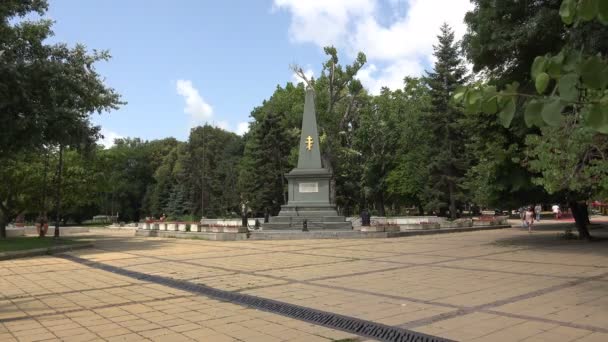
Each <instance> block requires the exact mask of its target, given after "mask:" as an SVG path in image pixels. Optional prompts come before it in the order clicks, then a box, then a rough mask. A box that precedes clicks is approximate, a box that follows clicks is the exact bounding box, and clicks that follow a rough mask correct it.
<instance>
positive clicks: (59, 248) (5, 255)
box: [0, 242, 93, 260]
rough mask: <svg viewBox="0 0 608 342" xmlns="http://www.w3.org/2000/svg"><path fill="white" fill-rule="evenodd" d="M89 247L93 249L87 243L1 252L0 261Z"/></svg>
mask: <svg viewBox="0 0 608 342" xmlns="http://www.w3.org/2000/svg"><path fill="white" fill-rule="evenodd" d="M91 247H93V243H90V242H88V243H80V244H74V245H67V246H53V247H48V248H35V249H28V250H25V251H14V252H2V253H0V260H10V259H19V258H27V257H32V256H40V255H49V254H55V253H63V252H69V251H72V250H76V249H83V248H91Z"/></svg>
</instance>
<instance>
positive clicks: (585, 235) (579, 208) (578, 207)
mask: <svg viewBox="0 0 608 342" xmlns="http://www.w3.org/2000/svg"><path fill="white" fill-rule="evenodd" d="M568 205H569V206H570V210H571V211H572V216H573V217H574V222H575V225H576V229H577V230H578V236H579V239H587V240H591V234H589V229H588V228H587V221H588V219H589V215H585V211H586V210H585V209H584V208H583V207H584V205H582V204H580V203H578V202H575V201H571V202H570V203H568Z"/></svg>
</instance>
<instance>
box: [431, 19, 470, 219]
mask: <svg viewBox="0 0 608 342" xmlns="http://www.w3.org/2000/svg"><path fill="white" fill-rule="evenodd" d="M437 38H438V39H439V43H438V44H437V45H434V46H433V49H434V50H435V52H434V54H433V55H434V56H435V58H436V59H437V60H436V62H435V65H434V68H433V71H431V72H427V75H426V77H425V83H426V85H427V86H428V87H429V89H430V97H431V106H430V108H429V110H428V113H427V115H426V120H425V121H426V125H427V126H428V130H429V142H430V145H431V146H432V148H433V149H434V151H433V152H434V153H432V154H431V155H432V157H431V158H430V160H429V172H430V175H431V182H430V183H429V190H428V191H429V195H430V196H431V198H432V199H433V201H432V202H430V203H429V206H430V207H431V208H429V209H431V210H432V209H435V210H436V209H439V210H440V211H443V210H444V209H445V208H446V207H448V208H449V210H450V216H451V218H456V204H457V202H458V201H459V200H462V191H461V190H460V188H459V184H460V182H461V181H462V178H463V175H464V169H465V167H466V160H465V154H464V143H465V136H464V134H463V132H462V127H460V120H461V119H462V117H463V111H462V110H461V109H460V108H458V107H457V106H456V105H454V103H453V102H452V101H451V97H452V95H453V94H454V91H455V90H456V88H457V87H458V86H461V85H463V84H464V83H465V81H466V68H465V66H464V63H463V61H462V59H461V57H460V55H459V49H458V47H457V45H456V43H455V42H454V32H453V31H452V29H451V28H450V27H449V26H448V25H447V24H443V25H442V26H441V34H440V35H439V36H437Z"/></svg>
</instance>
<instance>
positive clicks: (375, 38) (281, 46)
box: [45, 0, 472, 146]
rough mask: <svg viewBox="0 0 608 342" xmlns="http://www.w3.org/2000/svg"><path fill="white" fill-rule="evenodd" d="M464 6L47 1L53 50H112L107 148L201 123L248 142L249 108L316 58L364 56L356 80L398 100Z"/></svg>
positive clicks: (461, 1) (104, 69)
mask: <svg viewBox="0 0 608 342" xmlns="http://www.w3.org/2000/svg"><path fill="white" fill-rule="evenodd" d="M470 9H472V5H471V4H470V3H469V1H468V0H226V1H207V0H204V1H203V0H174V1H166V0H87V1H81V0H49V11H48V12H47V14H46V15H45V17H47V18H50V19H53V20H55V22H56V23H55V25H54V26H53V31H54V32H55V36H54V37H53V38H52V39H51V42H66V43H68V44H70V45H72V44H75V43H77V42H78V43H83V44H85V45H86V46H87V48H89V49H91V50H92V49H98V50H103V49H107V50H109V51H110V54H111V55H112V59H111V60H110V61H108V62H100V63H98V64H97V65H96V68H97V70H98V72H99V73H100V74H101V75H102V76H103V77H104V80H105V82H106V84H107V85H108V86H110V87H113V88H114V89H116V91H117V92H118V93H120V94H121V95H122V97H123V100H125V101H126V102H127V104H126V105H124V106H122V107H121V108H120V109H118V110H114V111H112V112H109V113H102V114H101V115H98V114H94V115H93V122H94V123H95V124H98V125H101V126H102V133H103V134H104V136H105V139H104V140H103V141H101V142H102V143H104V145H106V146H109V145H111V143H112V141H113V140H114V138H118V137H140V138H142V139H145V140H152V139H160V138H165V137H171V136H172V137H175V138H177V139H179V140H182V141H185V140H187V138H188V134H189V132H190V129H191V128H192V127H195V126H197V125H201V124H203V123H205V122H207V123H209V124H212V125H215V126H218V127H221V128H224V129H226V130H229V131H233V132H235V133H237V134H243V133H244V132H246V131H247V129H248V122H249V121H250V117H249V114H250V112H251V111H252V109H253V108H255V107H256V106H259V105H261V104H262V102H263V101H264V99H267V98H269V97H270V96H271V95H272V93H273V92H274V89H275V88H276V87H277V86H279V85H280V86H284V85H285V84H286V83H287V82H294V81H297V78H295V76H294V75H293V72H292V71H291V70H290V68H289V66H290V65H292V64H298V65H300V66H302V68H303V69H304V70H305V72H306V73H307V74H308V75H312V76H315V75H319V74H320V72H321V64H322V63H323V61H324V60H325V59H326V58H325V55H324V53H323V47H324V46H327V45H334V46H335V47H336V48H337V49H338V53H339V57H340V63H341V64H347V63H348V64H349V63H351V62H352V60H353V59H354V58H355V56H356V54H357V52H359V51H361V52H364V53H365V54H366V56H367V60H368V62H367V64H366V65H365V66H364V68H363V69H362V70H361V71H360V72H359V74H358V78H359V79H360V80H361V81H362V83H363V85H364V86H365V87H366V88H367V89H368V90H369V91H370V92H371V93H378V92H379V90H380V88H381V87H383V86H386V87H389V88H391V89H397V88H401V87H402V86H403V78H404V77H405V76H419V75H421V74H422V73H423V72H424V70H428V69H430V68H431V67H432V62H433V59H432V52H433V48H432V46H433V44H435V43H436V40H437V39H436V36H437V34H438V33H439V27H440V26H441V24H442V23H443V22H447V23H448V24H450V25H451V26H452V27H453V29H454V30H455V33H456V37H457V39H459V38H460V37H461V36H462V35H463V34H464V32H465V31H466V26H465V25H464V23H463V18H464V14H465V13H466V12H467V11H468V10H470Z"/></svg>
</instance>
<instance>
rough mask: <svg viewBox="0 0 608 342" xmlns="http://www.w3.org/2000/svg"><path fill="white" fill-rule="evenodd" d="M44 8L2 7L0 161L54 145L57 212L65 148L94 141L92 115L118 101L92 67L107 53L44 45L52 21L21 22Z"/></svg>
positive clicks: (1, 230) (38, 4) (32, 0)
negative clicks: (55, 152) (90, 117)
mask: <svg viewBox="0 0 608 342" xmlns="http://www.w3.org/2000/svg"><path fill="white" fill-rule="evenodd" d="M46 9H47V2H46V1H44V0H25V1H8V2H7V1H4V2H2V3H1V4H0V47H1V49H2V53H1V54H0V113H2V115H0V131H2V132H4V133H3V134H2V135H1V136H0V162H2V163H3V164H4V163H9V162H10V161H9V160H10V159H11V158H18V156H19V154H22V153H26V152H29V151H36V150H43V149H44V148H46V147H48V146H57V148H58V150H59V163H58V165H57V177H56V180H57V182H56V187H55V194H54V195H55V196H54V197H55V203H56V208H57V209H59V208H60V207H61V205H60V203H61V192H60V189H61V183H62V182H61V180H62V172H63V151H64V149H65V148H66V147H68V146H74V147H76V146H79V147H80V146H82V145H83V144H85V145H86V144H88V145H90V144H91V143H92V142H94V141H95V140H96V139H97V138H98V136H99V128H98V127H94V126H92V125H91V123H90V121H89V116H90V115H91V113H92V112H101V111H104V110H110V109H114V108H117V107H118V106H119V105H120V104H121V103H122V102H121V101H120V96H119V95H118V94H117V93H116V92H115V91H114V90H113V89H112V88H109V87H107V86H105V84H104V82H103V79H102V78H101V76H100V75H99V74H98V73H97V72H96V70H95V68H94V64H95V63H97V62H99V61H104V60H107V59H109V57H110V56H109V54H108V52H107V51H93V53H89V52H88V51H87V50H86V48H85V47H84V46H83V45H81V44H77V45H76V46H75V47H74V48H69V47H68V46H67V45H65V44H47V43H45V41H46V40H47V39H48V38H49V37H50V36H51V35H52V31H51V26H52V22H51V21H50V20H38V21H28V20H23V17H24V16H26V15H28V14H30V13H32V12H36V13H38V14H41V15H42V14H44V13H45V11H46ZM18 195H20V194H17V196H18ZM2 207H4V208H6V209H7V210H6V211H5V210H2V212H1V213H0V215H2V216H3V217H4V219H3V220H1V221H2V222H6V221H8V220H9V219H10V216H11V212H13V210H11V209H8V207H7V203H4V205H3V206H2ZM56 211H57V212H58V210H56ZM57 218H58V217H57ZM58 234H59V229H58V223H56V230H55V235H56V236H58ZM4 236H5V225H0V237H4Z"/></svg>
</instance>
